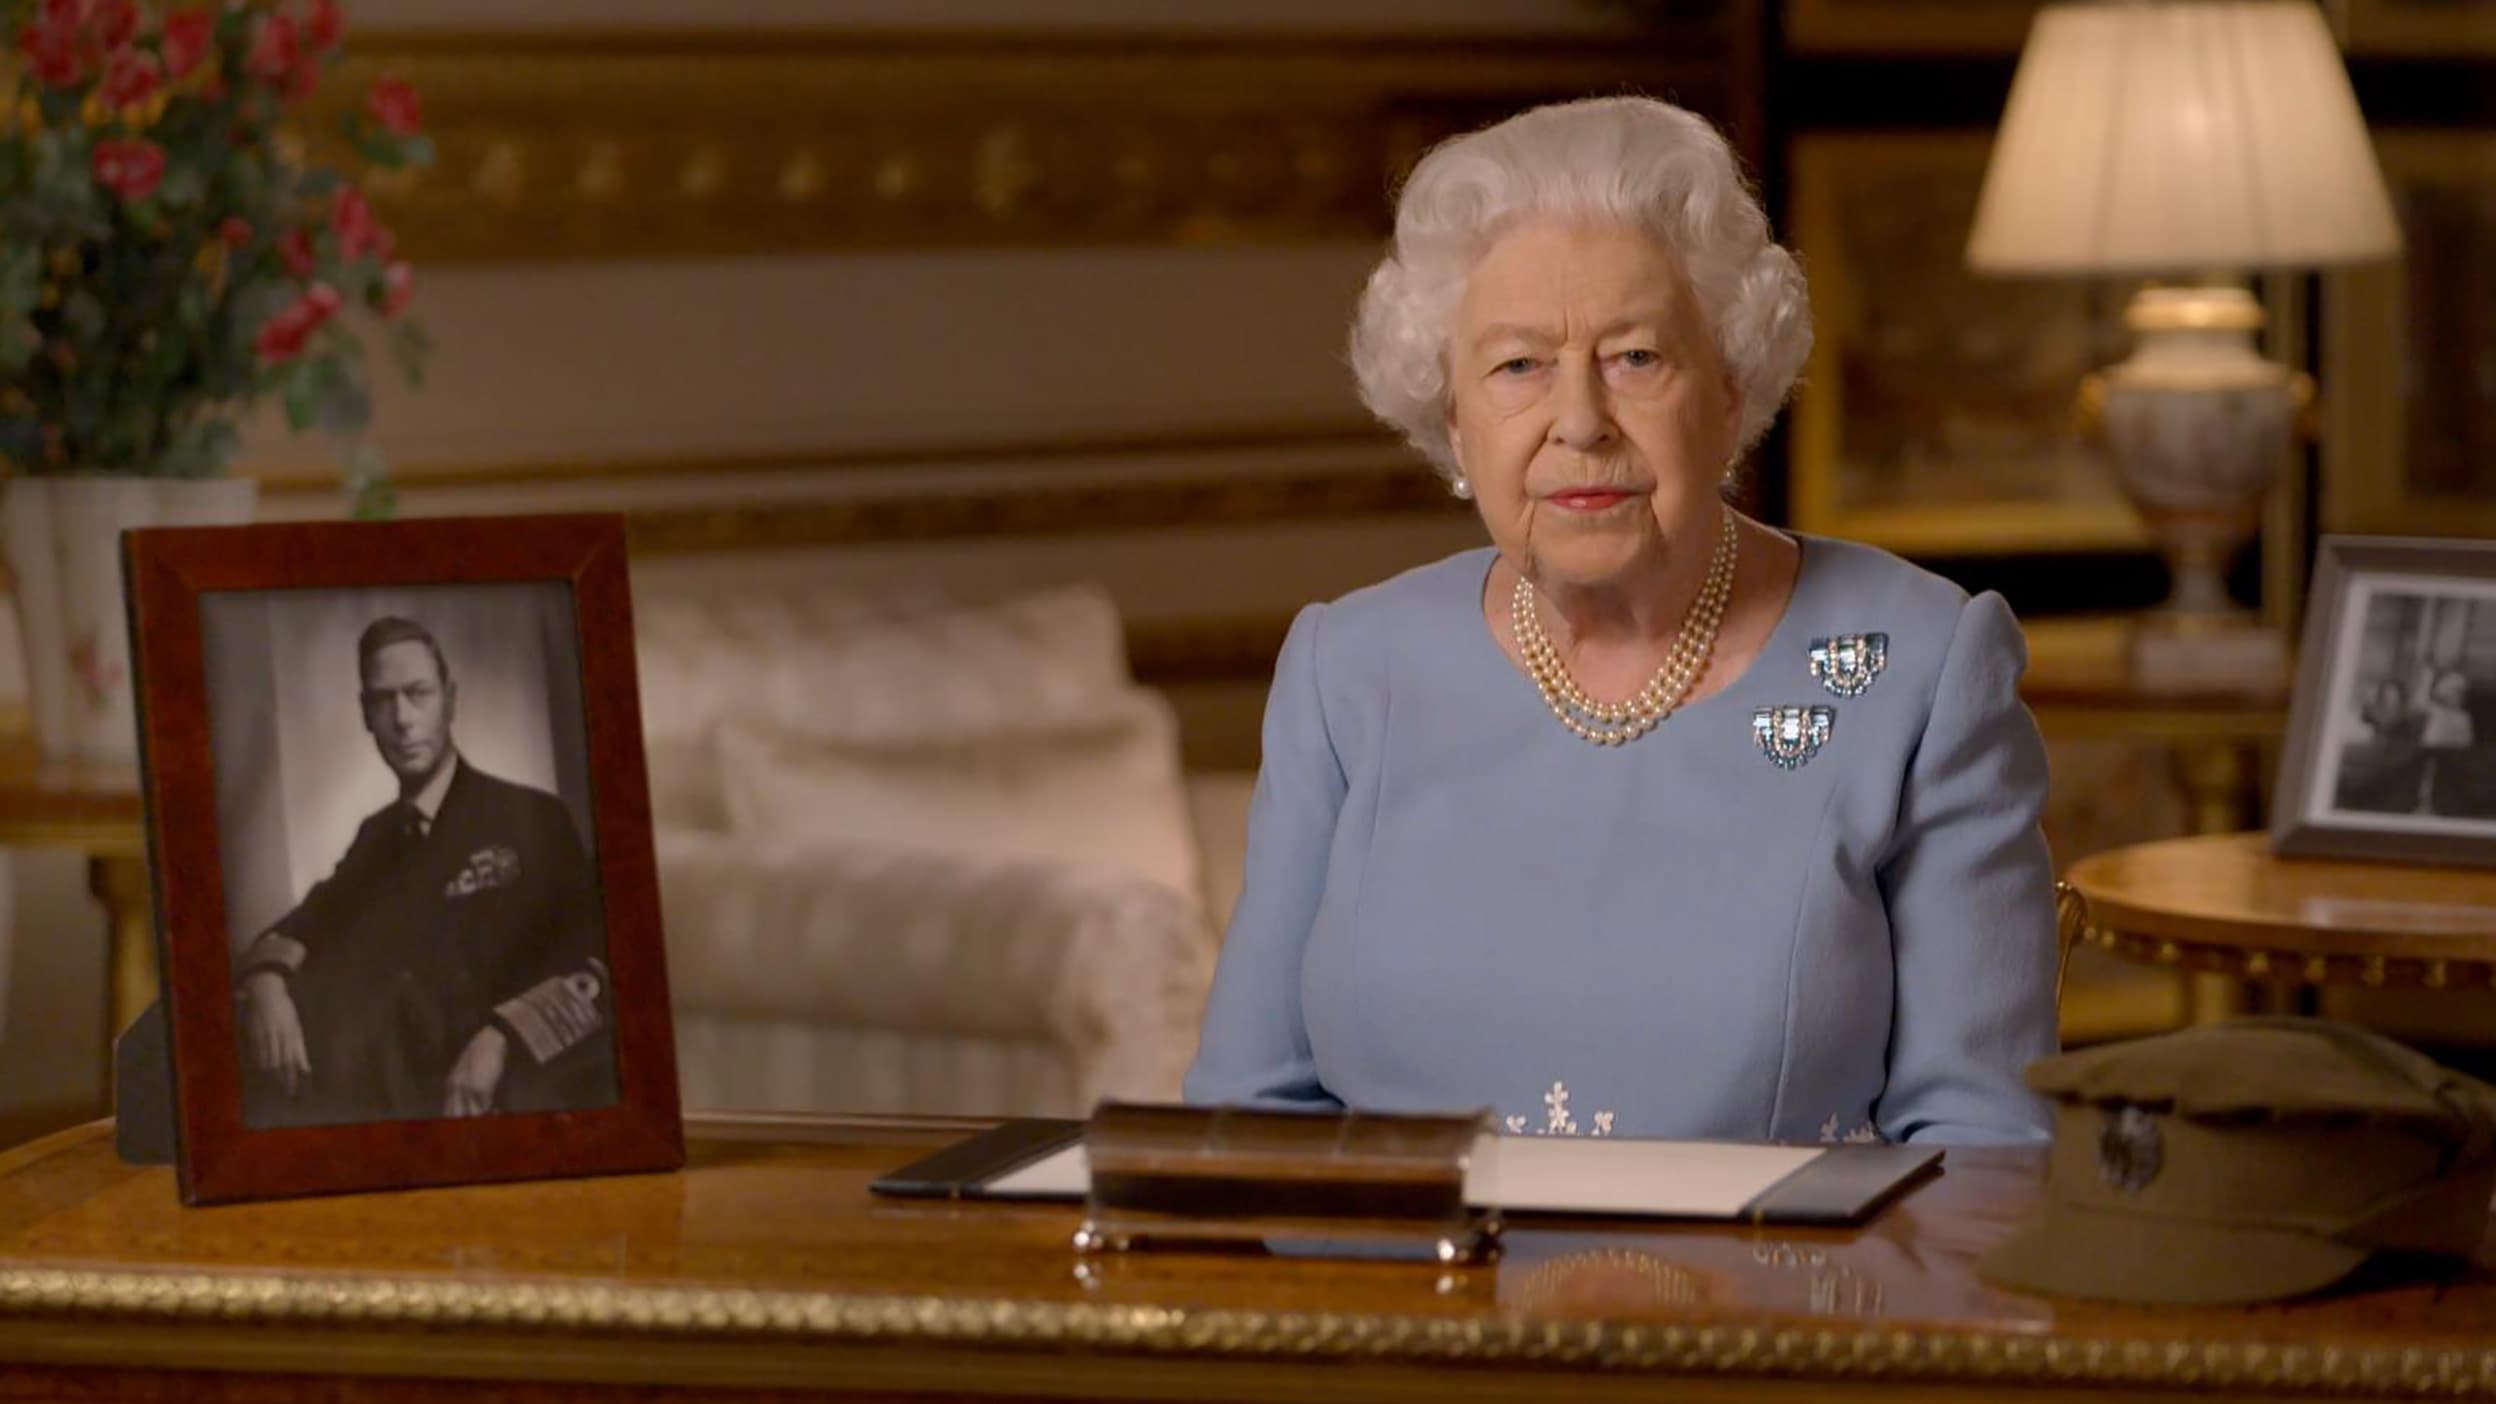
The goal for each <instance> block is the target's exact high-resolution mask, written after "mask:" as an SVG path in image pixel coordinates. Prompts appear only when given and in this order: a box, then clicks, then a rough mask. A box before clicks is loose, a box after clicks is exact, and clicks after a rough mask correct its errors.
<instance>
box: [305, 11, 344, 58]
mask: <svg viewBox="0 0 2496 1404" xmlns="http://www.w3.org/2000/svg"><path fill="white" fill-rule="evenodd" d="M303 28H304V37H305V38H306V39H309V40H311V41H312V47H313V48H314V49H316V50H319V51H320V52H322V53H327V52H328V51H330V50H331V49H334V48H337V47H338V40H339V39H340V38H341V37H342V36H344V35H345V33H346V30H347V22H346V19H345V18H344V17H343V16H341V15H340V14H339V13H338V0H312V13H311V14H310V15H309V16H307V17H306V18H305V19H304V22H303Z"/></svg>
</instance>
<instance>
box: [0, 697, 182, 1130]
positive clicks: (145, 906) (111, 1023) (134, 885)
mask: <svg viewBox="0 0 2496 1404" xmlns="http://www.w3.org/2000/svg"><path fill="white" fill-rule="evenodd" d="M0 846H6V847H10V848H74V849H77V850H79V851H81V852H83V853H85V854H86V855H87V885H88V887H89V888H90V889H91V890H92V891H93V892H94V893H95V896H96V900H97V901H99V902H102V903H103V904H104V915H105V917H106V919H107V920H108V921H109V923H110V932H111V937H110V939H111V943H112V944H111V954H110V960H111V965H110V967H109V970H110V976H111V978H110V983H109V984H108V986H107V989H108V991H109V999H110V1001H111V1003H110V1006H109V1008H108V1009H107V1015H106V1017H107V1019H108V1023H107V1024H106V1027H105V1038H106V1040H107V1041H108V1042H109V1041H110V1039H111V1037H112V1035H114V1034H117V1033H119V1032H121V1030H123V1029H124V1028H127V1027H128V1026H129V1024H130V1021H131V1020H132V1019H135V1018H137V1017H139V1011H140V1010H143V1009H145V1008H146V1007H147V1006H148V1005H149V1004H150V1003H152V1002H153V1001H154V1000H155V998H156V932H155V924H154V918H153V916H152V914H151V911H152V909H151V906H150V898H149V894H148V883H147V834H146V809H145V806H144V805H143V804H142V803H141V801H140V799H139V776H138V770H137V768H136V767H135V766H127V765H122V766H108V765H93V764H81V763H68V762H60V761H49V760H46V759H44V758H43V756H42V754H41V753H40V752H38V751H37V750H36V748H35V742H34V738H32V737H31V736H27V735H23V734H19V735H10V736H4V737H0ZM110 1085H111V1083H110V1081H109V1080H108V1081H107V1083H106V1086H108V1087H109V1086H110Z"/></svg>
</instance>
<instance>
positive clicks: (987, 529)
mask: <svg viewBox="0 0 2496 1404" xmlns="http://www.w3.org/2000/svg"><path fill="white" fill-rule="evenodd" d="M1464 510H1465V509H1464V507H1463V505H1462V504H1460V503H1458V502H1456V501H1455V500H1454V499H1453V498H1451V497H1449V496H1448V493H1447V489H1446V487H1445V486H1443V485H1442V484H1441V483H1440V482H1439V480H1438V479H1437V478H1436V477H1434V476H1432V475H1431V474H1430V473H1429V472H1428V471H1427V470H1425V469H1423V468H1421V467H1419V466H1410V467H1407V466H1401V465H1394V466H1388V467H1384V468H1376V467H1354V468H1345V469H1334V470H1326V469H1314V470H1306V471H1298V472H1289V473H1264V474H1257V475H1253V476H1245V475H1244V476H1240V477H1234V478H1220V479H1202V478H1200V479H1166V480H1162V481H1152V482H1123V483H1084V484H1064V485H1057V484H1044V485H1039V486H1034V487H1029V488H1014V489H999V490H995V491H987V492H971V493H952V494H945V495H941V496H939V495H934V494H919V493H910V494H896V495H893V496H888V497H872V498H861V499H857V500H850V501H824V500H807V501H798V502H757V503H753V504H738V505H732V506H722V507H693V508H682V507H651V508H641V509H636V510H634V511H631V512H629V513H627V514H626V518H625V537H626V541H627V542H628V543H629V545H630V546H631V549H632V551H633V552H634V554H636V555H672V554H679V553H684V552H698V551H762V550H781V549H787V548H792V547H801V546H861V545H874V544H885V543H892V542H900V541H928V540H971V539H982V538H997V537H1017V536H1063V535H1073V534H1086V535H1088V534H1092V533H1096V532H1116V531H1142V530H1150V529H1153V528H1159V527H1206V526H1225V527H1235V526H1248V525H1259V524H1266V523H1273V522H1309V521H1326V520H1332V519H1339V518H1347V517H1369V516H1384V515H1395V514H1406V513H1435V514H1443V515H1450V516H1453V515H1459V514H1461V513H1462V512H1463V511H1464Z"/></svg>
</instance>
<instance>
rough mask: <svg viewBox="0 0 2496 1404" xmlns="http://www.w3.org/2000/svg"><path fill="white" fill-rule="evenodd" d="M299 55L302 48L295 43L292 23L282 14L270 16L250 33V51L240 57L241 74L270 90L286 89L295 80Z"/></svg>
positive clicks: (293, 23)
mask: <svg viewBox="0 0 2496 1404" xmlns="http://www.w3.org/2000/svg"><path fill="white" fill-rule="evenodd" d="M302 53H303V49H302V46H301V45H300V44H298V43H297V42H296V40H295V22H294V21H293V20H291V19H289V18H287V17H286V16H284V15H269V16H266V17H264V18H262V19H261V21H260V27H259V28H257V29H255V30H253V31H252V32H251V50H250V52H249V53H246V54H245V55H244V56H243V71H244V72H245V73H248V74H250V75H251V76H252V77H254V78H257V79H259V80H260V81H261V82H263V83H266V84H268V85H269V86H270V87H273V88H282V87H286V86H288V85H289V84H291V83H293V82H294V81H295V66H296V64H297V63H298V62H300V61H301V58H302Z"/></svg>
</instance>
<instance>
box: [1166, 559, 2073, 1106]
mask: <svg viewBox="0 0 2496 1404" xmlns="http://www.w3.org/2000/svg"><path fill="white" fill-rule="evenodd" d="M1799 539H1800V540H1801V543H1802V562H1801V568H1800V573H1799V574H1798V576H1797V578H1796V580H1795V586H1794V593H1793V597H1792V599H1791V601H1790V602H1789V603H1788V605H1787V606H1786V610H1785V614H1784V616H1783V618H1782V619H1781V620H1780V621H1779V622H1778V624H1777V626H1776V629H1775V631H1774V633H1773V634H1772V635H1771V636H1770V638H1769V640H1768V643H1767V646H1766V648H1765V649H1764V650H1762V652H1761V653H1760V655H1759V657H1758V658H1757V659H1756V660H1755V661H1754V662H1753V663H1752V664H1751V665H1750V667H1749V668H1748V669H1747V670H1746V671H1744V673H1743V674H1742V675H1741V676H1740V677H1739V678H1737V679H1735V680H1734V682H1733V684H1732V685H1731V686H1730V687H1728V688H1726V689H1725V690H1723V691H1721V692H1718V693H1716V694H1714V695H1712V696H1709V697H1707V698H1704V699H1702V700H1700V701H1697V702H1694V703H1691V704H1690V705H1688V706H1685V707H1683V708H1682V709H1681V710H1680V711H1678V712H1676V713H1675V714H1673V715H1672V716H1671V717H1669V718H1667V719H1666V720H1665V721H1664V723H1663V724H1662V725H1661V726H1659V727H1657V728H1656V729H1655V730H1654V731H1652V732H1650V733H1648V734H1647V735H1646V736H1644V737H1642V738H1640V739H1639V740H1637V741H1634V742H1631V743H1629V744H1627V745H1624V746H1618V747H1598V746H1591V745H1588V744H1587V743H1586V742H1584V741H1582V740H1580V739H1578V738H1577V737H1576V736H1574V735H1572V734H1570V733H1569V732H1568V731H1567V730H1566V729H1565V728H1563V727H1562V726H1561V725H1560V724H1559V722H1558V721H1557V720H1555V719H1554V718H1553V717H1552V715H1551V713H1550V710H1549V709H1548V708H1547V707H1546V706H1545V705H1544V703H1543V700H1542V698H1541V696H1540V695H1539V694H1538V693H1537V692H1536V691H1535V688H1534V685H1533V683H1532V682H1531V681H1530V680H1529V679H1528V678H1527V677H1526V676H1525V675H1524V674H1523V673H1522V672H1520V671H1519V670H1518V669H1517V668H1516V666H1515V665H1514V664H1512V663H1510V662H1509V660H1508V658H1507V656H1506V655H1505V654H1504V653H1502V652H1501V650H1500V647H1499V645H1498V643H1497V642H1496V641H1495V640H1494V639H1493V638H1492V636H1491V634H1490V631H1489V629H1488V628H1487V626H1486V625H1485V624H1484V621H1483V617H1482V606H1481V599H1482V590H1483V585H1484V581H1485V579H1486V578H1487V573H1488V572H1489V570H1490V568H1491V565H1492V561H1493V553H1492V551H1491V550H1490V549H1489V548H1487V547H1485V548H1481V549H1478V550H1473V551H1468V552H1464V553H1462V554H1459V555H1456V556H1453V557H1450V558H1448V559H1446V560H1443V561H1439V562H1437V563H1435V564H1432V565H1428V566H1424V567H1421V568H1419V569H1417V570H1413V571H1408V572H1406V573H1405V574H1403V575H1400V576H1397V577H1396V578H1394V579H1392V580H1388V581H1385V582H1383V583H1381V584H1378V585H1374V586H1371V587H1369V588H1367V589H1363V590H1360V591H1356V592H1355V593H1353V594H1350V595H1347V596H1345V597H1344V598H1342V599H1340V600H1337V601H1335V602H1333V603H1331V604H1324V605H1311V606H1309V607H1308V608H1307V609H1304V610H1303V611H1301V613H1300V615H1299V617H1298V618H1297V619H1296V620H1294V621H1293V624H1292V627H1291V633H1290V636H1289V638H1288V639H1287V640H1286V642H1285V643H1284V645H1283V651H1282V657H1281V659H1280V661H1279V662H1278V664H1277V666H1276V669H1275V676H1274V688H1273V692H1272V695H1271V696H1270V698H1269V699H1268V701H1267V705H1266V716H1265V733H1264V734H1265V756H1264V765H1263V768H1262V769H1261V770H1260V772H1259V774H1258V777H1257V788H1256V795H1255V799H1254V801H1253V803H1252V806H1251V808H1250V811H1249V821H1248V856H1247V871H1246V886H1245V888H1244V890H1243V892H1242V894H1241V896H1240V899H1239V903H1238V906H1237V908H1236V909H1235V911H1234V913H1233V915H1232V918H1231V925H1230V930H1229V934H1228V935H1227V936H1226V937H1225V940H1224V945H1223V949H1222V958H1221V964H1220V968H1219V970H1218V971H1217V973H1216V974H1215V977H1214V983H1213V992H1212V996H1211V999H1210V1001H1209V1003H1208V1006H1207V1008H1206V1011H1205V1021H1204V1032H1203V1039H1202V1042H1201V1044H1200V1046H1199V1048H1198V1050H1197V1055H1196V1061H1195V1064H1194V1066H1193V1067H1192V1068H1191V1069H1190V1070H1189V1072H1188V1076H1187V1085H1186V1095H1187V1098H1188V1100H1190V1101H1192V1102H1198V1103H1246V1104H1259V1105H1271V1106H1311V1107H1315V1106H1329V1105H1338V1104H1340V1105H1349V1106H1357V1107H1362V1108H1367V1109H1373V1110H1383V1111H1447V1110H1466V1111H1470V1110H1473V1109H1476V1108H1481V1107H1489V1108H1491V1109H1492V1111H1493V1113H1494V1115H1495V1116H1496V1117H1497V1118H1498V1119H1499V1121H1500V1123H1501V1124H1502V1126H1503V1127H1504V1128H1505V1129H1506V1130H1508V1131H1510V1132H1512V1133H1517V1134H1525V1135H1588V1136H1591V1135H1612V1136H1639V1137H1665V1138H1712V1139H1733V1140H1775V1141H1799V1142H1816V1141H1825V1140H1846V1139H1854V1140H1868V1139H1872V1138H1874V1137H1876V1136H1877V1137H1879V1138H1881V1139H1886V1140H1892V1141H1925V1142H1939V1143H1948V1144H1986V1143H1996V1144H1998V1143H2012V1142H2032V1141H2041V1140H2043V1139H2044V1138H2045V1135H2046V1124H2047V1123H2046V1114H2045V1109H2044V1107H2043V1105H2042V1104H2041V1102H2040V1101H2039V1100H2038V1099H2037V1098H2036V1097H2035V1096H2034V1095H2033V1094H2031V1093H2029V1092H2028V1091H2027V1090H2026V1089H2025V1087H2024V1086H2023V1084H2022V1083H2021V1081H2020V1071H2021V1069H2022V1068H2024V1067H2025V1066H2026V1065H2027V1064H2028V1063H2029V1062H2030V1061H2032V1060H2034V1059H2036V1058H2040V1057H2043V1056H2045V1055H2047V1054H2049V1053H2052V1052H2053V1051H2054V1048H2055V1010H2054V971H2055V961H2056V951H2055V942H2054V935H2053V920H2054V918H2053V897H2052V885H2053V878H2052V869H2051V865H2050V863H2049V861H2048V858H2047V855H2046V848H2045V841H2044V838H2043V836H2042V835H2041V833H2040V832H2039V830H2038V827H2037V819H2038V812H2039V809H2040V808H2041V806H2042V804H2043V802H2044V796H2045V784H2046V774H2045V750H2044V746H2043V743H2042V742H2041V741H2040V740H2039V738H2038V735H2037V728H2036V723H2035V721H2034V720H2033V719H2032V718H2031V717H2030V716H2029V714H2028V712H2027V709H2026V708H2025V707H2024V706H2022V705H2021V703H2020V700H2019V696H2018V691H2017V688H2018V681H2019V675H2020V671H2021V669H2022V668H2023V667H2024V666H2025V665H2026V659H2027V654H2026V646H2025V643H2024V642H2023V640H2022V638H2021V635H2020V632H2019V628H2018V626H2017V624H2016V623H2014V622H2013V620H2012V618H2011V612H2010V610H2009V608H2008V607H2007V606H2005V605H2004V604H2003V602H2002V600H2001V597H2000V596H1998V595H1993V594H1985V595H1979V596H1976V597H1974V598H1970V597H1969V596H1968V594H1967V593H1966V592H1965V591H1963V590H1961V589H1959V588H1958V587H1957V586H1955V585H1952V584H1950V583H1949V582H1948V581H1945V580H1943V579H1941V578H1940V577H1938V576H1935V575H1932V574H1930V573H1928V572H1926V571H1923V570H1921V569H1918V568H1916V567H1914V566H1912V565H1909V564H1907V563H1906V562H1904V561H1901V560H1899V559H1898V558H1897V557H1895V556H1891V555H1888V554H1886V553H1884V552H1881V551H1876V550H1873V549H1871V548H1868V547H1863V546H1857V545H1853V544H1850V543H1846V542H1841V541H1833V540H1829V539H1826V538H1821V537H1802V538H1799ZM1873 634H1885V635H1886V636H1887V651H1886V660H1885V663H1884V665H1883V666H1882V668H1881V670H1880V671H1879V672H1878V673H1877V674H1874V675H1872V676H1871V680H1870V683H1869V686H1867V687H1865V688H1863V689H1862V690H1861V692H1860V693H1859V694H1858V695H1854V696H1844V695H1840V694H1839V692H1838V691H1835V690H1832V689H1831V688H1830V687H1829V686H1827V685H1826V684H1825V683H1824V682H1822V681H1820V680H1816V679H1815V678H1814V676H1813V673H1812V668H1811V650H1812V646H1813V644H1814V642H1815V641H1818V640H1828V639H1838V638H1842V637H1843V636H1849V635H1873ZM1841 671H1842V670H1841ZM1789 706H1792V707H1802V708H1811V707H1825V708H1827V709H1828V711H1827V712H1826V713H1825V714H1824V719H1825V721H1826V722H1827V734H1826V737H1825V740H1823V741H1822V742H1821V743H1820V744H1819V746H1818V748H1817V749H1816V751H1809V752H1808V754H1807V755H1805V757H1804V758H1803V759H1801V760H1800V761H1799V763H1796V764H1793V765H1792V766H1791V767H1790V768H1789V767H1785V766H1780V765H1779V764H1777V763H1776V762H1775V761H1774V760H1773V759H1772V758H1771V757H1770V756H1769V754H1768V753H1767V750H1768V748H1767V747H1765V746H1764V745H1763V744H1762V741H1761V739H1760V738H1759V737H1758V736H1757V735H1756V733H1755V728H1754V716H1755V714H1756V713H1757V712H1758V709H1760V708H1775V707H1789ZM1799 715H1800V716H1801V717H1802V718H1804V719H1806V724H1805V725H1804V726H1802V727H1800V728H1797V730H1798V731H1799V732H1800V733H1801V734H1802V735H1803V736H1804V737H1805V739H1806V741H1807V739H1808V734H1809V732H1810V727H1809V726H1808V724H1807V719H1808V718H1810V717H1811V715H1812V714H1811V713H1810V712H1808V711H1806V712H1803V713H1800V714H1799ZM1788 749H1790V750H1791V749H1797V748H1793V747H1789V748H1788Z"/></svg>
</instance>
